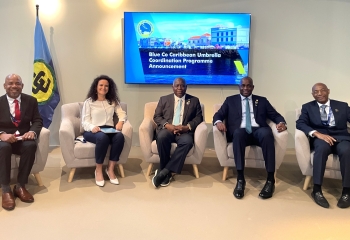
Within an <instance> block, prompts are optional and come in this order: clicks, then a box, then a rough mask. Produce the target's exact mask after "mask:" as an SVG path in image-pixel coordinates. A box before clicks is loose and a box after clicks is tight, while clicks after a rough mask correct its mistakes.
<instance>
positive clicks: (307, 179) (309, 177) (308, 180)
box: [303, 176, 312, 190]
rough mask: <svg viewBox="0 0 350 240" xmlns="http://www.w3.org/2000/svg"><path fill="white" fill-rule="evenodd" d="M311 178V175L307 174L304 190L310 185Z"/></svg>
mask: <svg viewBox="0 0 350 240" xmlns="http://www.w3.org/2000/svg"><path fill="white" fill-rule="evenodd" d="M311 178H312V177H311V176H306V177H305V182H304V187H303V190H307V188H308V187H309V185H310V182H311Z"/></svg>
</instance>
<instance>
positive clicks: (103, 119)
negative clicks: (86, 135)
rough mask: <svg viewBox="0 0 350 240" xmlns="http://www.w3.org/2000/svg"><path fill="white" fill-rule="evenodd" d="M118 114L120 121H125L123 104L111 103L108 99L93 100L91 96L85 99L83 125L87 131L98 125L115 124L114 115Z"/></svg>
mask: <svg viewBox="0 0 350 240" xmlns="http://www.w3.org/2000/svg"><path fill="white" fill-rule="evenodd" d="M114 113H116V114H117V116H118V119H119V121H121V122H125V121H126V119H127V117H126V112H125V111H124V110H123V109H122V108H121V106H120V105H119V104H118V105H116V104H115V103H112V104H109V102H108V101H107V100H104V101H99V100H96V101H92V99H91V98H88V99H86V100H85V102H84V105H83V110H82V114H81V115H82V126H83V128H84V130H85V131H92V129H93V128H94V127H96V126H104V125H106V126H113V127H114V122H113V115H114Z"/></svg>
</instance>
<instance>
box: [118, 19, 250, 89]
mask: <svg viewBox="0 0 350 240" xmlns="http://www.w3.org/2000/svg"><path fill="white" fill-rule="evenodd" d="M249 36H250V14H246V13H170V12H125V13H124V64H125V83H135V84H169V83H172V82H173V80H174V79H175V78H176V77H183V78H185V79H186V82H187V84H207V85H208V84H209V85H228V84H239V81H240V79H242V78H243V77H245V76H247V75H248V69H249V67H248V66H249V40H250V39H249Z"/></svg>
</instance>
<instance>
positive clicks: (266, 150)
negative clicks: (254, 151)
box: [232, 127, 276, 172]
mask: <svg viewBox="0 0 350 240" xmlns="http://www.w3.org/2000/svg"><path fill="white" fill-rule="evenodd" d="M252 130H253V131H252V133H251V134H248V133H247V132H246V130H245V128H238V129H236V130H235V131H234V133H233V138H232V143H233V155H234V158H235V164H236V169H237V170H244V166H245V148H246V146H251V145H257V146H259V147H261V149H262V152H263V156H264V160H265V168H266V171H267V172H274V171H275V167H276V160H275V158H276V156H275V143H274V140H275V139H274V137H273V134H272V130H271V128H270V127H258V128H257V127H253V128H252Z"/></svg>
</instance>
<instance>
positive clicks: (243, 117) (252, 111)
mask: <svg viewBox="0 0 350 240" xmlns="http://www.w3.org/2000/svg"><path fill="white" fill-rule="evenodd" d="M247 98H248V99H249V108H250V122H251V123H252V127H259V124H257V123H256V122H255V117H254V110H253V100H252V95H250V96H249V97H247ZM245 99H246V97H244V96H242V95H241V104H242V122H241V128H245V124H246V119H245V116H246V115H245V109H246V100H245Z"/></svg>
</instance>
